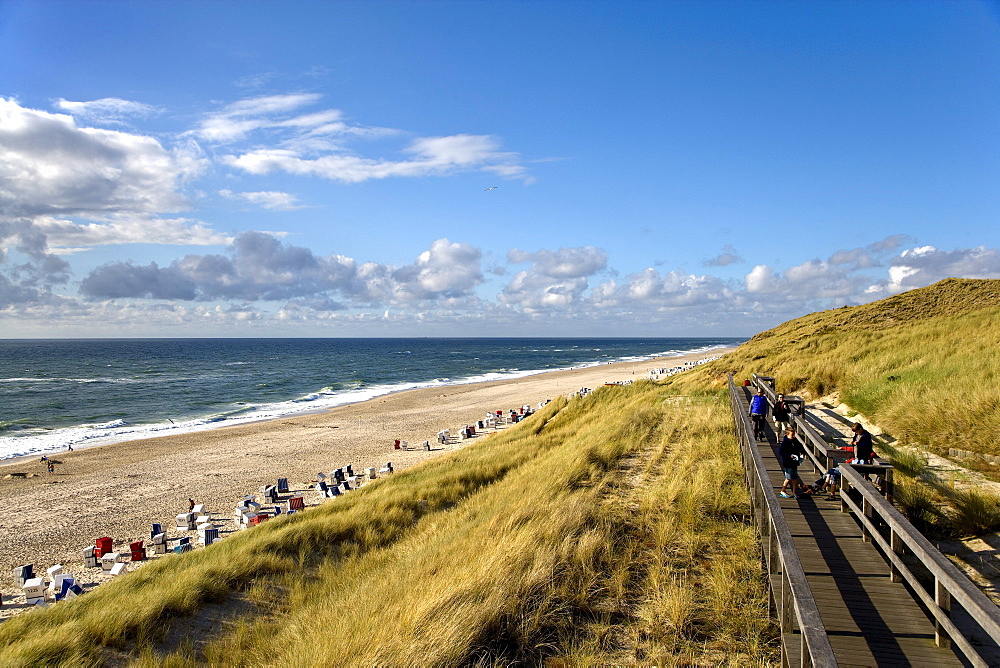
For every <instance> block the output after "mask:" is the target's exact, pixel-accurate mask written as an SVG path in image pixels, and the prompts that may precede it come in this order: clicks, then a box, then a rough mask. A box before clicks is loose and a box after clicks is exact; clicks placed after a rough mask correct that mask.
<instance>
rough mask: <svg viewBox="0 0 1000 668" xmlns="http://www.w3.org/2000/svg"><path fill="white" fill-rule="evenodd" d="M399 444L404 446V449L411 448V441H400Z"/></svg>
mask: <svg viewBox="0 0 1000 668" xmlns="http://www.w3.org/2000/svg"><path fill="white" fill-rule="evenodd" d="M399 444H400V445H401V446H402V447H403V449H404V450H409V449H410V442H409V441H400V442H399Z"/></svg>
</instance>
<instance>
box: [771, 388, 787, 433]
mask: <svg viewBox="0 0 1000 668" xmlns="http://www.w3.org/2000/svg"><path fill="white" fill-rule="evenodd" d="M771 418H772V419H773V420H774V433H775V434H783V433H785V430H786V429H791V427H792V425H791V422H789V421H790V420H791V419H792V411H791V410H790V409H789V408H788V404H786V403H785V395H783V394H779V395H778V400H777V401H775V402H774V408H772V409H771Z"/></svg>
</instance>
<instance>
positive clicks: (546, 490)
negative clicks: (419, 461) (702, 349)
mask: <svg viewBox="0 0 1000 668" xmlns="http://www.w3.org/2000/svg"><path fill="white" fill-rule="evenodd" d="M730 425H731V417H730V416H729V414H728V404H727V402H726V401H725V400H724V398H723V397H721V396H720V395H717V394H714V393H708V394H706V393H691V395H689V396H681V395H677V394H676V392H675V391H673V390H672V389H671V388H669V387H664V386H657V385H653V384H652V383H648V382H640V383H635V384H633V385H632V386H628V387H609V388H601V389H600V390H599V391H598V392H596V393H594V395H592V396H590V397H588V398H585V399H575V400H573V401H570V402H567V401H566V400H564V399H563V400H559V401H557V402H553V403H552V404H550V405H549V406H547V407H546V409H545V410H544V411H542V412H540V413H539V414H536V415H535V416H533V417H532V418H531V419H529V420H526V421H524V422H522V423H521V424H520V425H517V426H516V427H512V428H509V429H507V430H506V431H504V432H502V433H500V434H497V435H495V436H492V437H491V438H489V439H486V440H484V441H481V442H478V443H476V444H474V445H471V446H469V447H467V448H465V449H463V450H461V451H459V452H457V453H455V454H454V455H452V456H449V457H445V458H439V459H436V460H432V461H430V462H427V463H426V464H424V465H421V466H419V467H415V468H413V469H409V470H407V471H403V472H401V473H398V474H396V475H394V476H392V477H390V478H387V479H384V480H381V481H378V482H376V483H373V484H371V485H369V486H366V487H365V488H364V489H362V490H361V491H359V492H355V493H351V494H348V495H347V496H345V497H343V498H341V499H338V500H335V501H331V502H328V503H326V504H324V505H322V506H320V507H318V508H315V509H310V510H309V511H307V512H304V513H300V514H297V515H294V516H291V517H286V518H284V519H279V520H272V521H271V522H268V523H265V524H264V525H262V526H259V527H256V528H254V529H252V530H249V531H246V532H242V533H240V534H238V535H235V536H232V537H230V538H227V539H226V540H225V541H222V542H221V543H219V544H218V545H216V546H213V547H211V548H209V549H206V550H199V551H196V552H193V553H190V554H188V555H182V556H178V557H169V558H164V559H159V560H157V561H156V562H154V563H150V564H148V565H146V566H144V567H143V568H142V569H140V570H138V571H136V572H135V573H132V574H129V575H127V576H124V577H122V578H119V579H117V580H115V581H112V582H110V583H108V584H106V585H103V586H102V587H100V588H98V589H97V590H95V591H94V592H91V593H88V594H86V595H85V596H83V597H81V598H79V599H77V600H76V601H72V602H67V603H63V604H59V605H57V606H54V607H52V608H50V609H47V610H40V611H34V612H31V613H30V614H26V615H21V616H19V617H16V618H13V619H11V620H10V621H8V622H6V623H4V624H3V625H0V647H2V649H0V664H3V665H38V664H56V665H59V664H61V665H74V666H78V665H100V664H103V663H124V664H126V665H136V666H148V665H171V666H174V665H176V666H188V665H199V664H204V663H211V664H219V665H279V664H296V665H330V664H334V663H336V664H345V665H439V666H447V665H510V664H511V663H523V664H528V665H537V664H540V663H544V662H547V663H548V664H549V665H596V664H609V663H610V664H625V663H635V662H643V663H649V664H652V663H662V664H667V665H676V664H679V663H683V664H690V663H703V664H718V663H732V664H740V665H745V664H769V663H772V662H774V661H775V660H776V659H777V656H778V654H777V649H776V647H777V645H776V638H775V631H774V628H773V627H772V626H771V624H770V623H769V622H768V620H767V605H766V596H765V593H764V586H763V578H762V576H761V573H760V563H759V556H758V554H759V551H758V546H757V537H756V535H755V532H754V531H753V529H752V528H751V527H750V526H748V522H747V518H746V515H747V512H748V506H747V495H746V492H745V490H744V488H743V484H742V477H741V473H740V470H739V465H738V461H739V458H738V453H737V446H736V443H735V439H734V438H733V436H732V435H731V426H730ZM210 620H213V621H210Z"/></svg>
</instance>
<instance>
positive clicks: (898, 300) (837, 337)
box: [675, 279, 1000, 537]
mask: <svg viewBox="0 0 1000 668" xmlns="http://www.w3.org/2000/svg"><path fill="white" fill-rule="evenodd" d="M727 371H732V372H734V373H735V375H736V377H737V378H740V379H742V378H749V377H750V374H751V373H753V372H757V373H761V374H764V375H769V376H774V377H775V379H776V385H777V389H778V391H779V392H784V393H786V394H803V395H805V396H806V397H807V398H810V399H818V398H820V397H822V396H824V395H826V394H828V393H833V392H837V393H839V395H840V398H841V400H842V401H844V402H845V403H847V404H848V405H849V406H851V408H852V409H854V410H855V411H857V412H858V413H860V414H862V415H864V416H865V417H866V418H868V419H869V420H871V421H872V422H874V423H876V424H878V425H879V426H880V427H881V428H882V429H883V430H885V432H887V433H888V434H891V435H892V437H894V438H895V439H896V440H897V443H898V445H899V446H900V447H898V448H893V447H889V446H881V447H880V445H878V444H876V452H878V453H879V454H880V455H883V456H888V457H890V458H892V459H893V461H894V462H895V463H896V464H897V465H898V470H899V473H900V475H899V476H898V478H899V482H900V483H901V489H900V493H899V494H897V497H896V498H897V501H898V502H899V503H900V505H901V506H902V507H903V509H904V510H905V511H906V513H907V514H908V515H909V516H910V517H911V519H912V520H913V521H914V523H915V524H917V525H918V526H920V527H922V528H923V529H924V530H925V531H926V532H927V533H928V534H929V535H931V536H933V537H955V536H968V535H974V534H978V533H983V532H986V531H993V530H996V528H997V527H1000V499H997V498H996V497H995V495H992V494H990V493H988V492H984V491H983V490H969V491H968V492H967V493H965V492H962V493H959V494H954V493H949V492H948V490H947V489H946V486H944V485H942V483H941V482H940V481H937V480H934V479H933V478H930V477H928V476H927V475H925V472H926V470H927V466H926V462H921V459H920V457H919V455H916V454H915V453H913V452H912V451H910V450H907V449H906V448H907V446H915V447H917V448H919V449H923V450H926V451H929V452H933V453H935V454H938V455H942V456H947V454H948V449H949V448H959V449H962V450H968V451H972V452H977V453H982V454H989V455H1000V280H971V279H962V280H959V279H948V280H945V281H941V282H940V283H937V284H935V285H932V286H929V287H926V288H921V289H918V290H911V291H910V292H906V293H904V294H900V295H896V296H894V297H890V298H888V299H884V300H882V301H878V302H874V303H871V304H865V305H862V306H855V307H843V308H839V309H833V310H830V311H823V312H819V313H812V314H810V315H807V316H803V317H802V318H797V319H795V320H791V321H789V322H786V323H783V324H781V325H779V326H778V327H775V328H774V329H771V330H768V331H766V332H762V333H760V334H758V335H756V336H754V337H753V338H752V339H751V340H750V341H748V342H747V343H745V344H744V345H742V346H740V347H739V348H738V349H737V350H736V351H735V352H733V353H732V354H729V355H726V356H725V358H724V359H722V360H719V361H716V362H713V363H710V364H706V365H704V366H702V367H698V368H697V369H696V370H694V371H692V372H691V373H688V374H683V376H681V377H678V380H677V382H676V383H675V385H676V386H678V387H683V388H691V389H692V390H698V389H700V388H702V387H705V386H706V385H709V386H716V387H721V386H722V384H723V383H724V381H725V378H726V375H725V374H726V372H727ZM839 445H843V443H840V444H839ZM984 473H985V474H987V475H992V476H993V477H994V478H995V479H1000V476H998V475H997V474H996V472H995V471H994V470H992V469H990V468H985V469H984Z"/></svg>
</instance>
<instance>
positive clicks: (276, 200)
mask: <svg viewBox="0 0 1000 668" xmlns="http://www.w3.org/2000/svg"><path fill="white" fill-rule="evenodd" d="M219 194H220V195H222V196H223V197H225V198H226V199H233V200H242V201H244V202H249V203H250V204H254V205H256V206H259V207H261V208H264V209H270V210H272V211H294V210H295V209H301V208H303V207H302V205H301V204H299V201H298V198H296V197H295V195H292V194H291V193H284V192H279V191H275V190H264V191H258V192H244V193H237V192H233V191H232V190H220V191H219Z"/></svg>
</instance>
